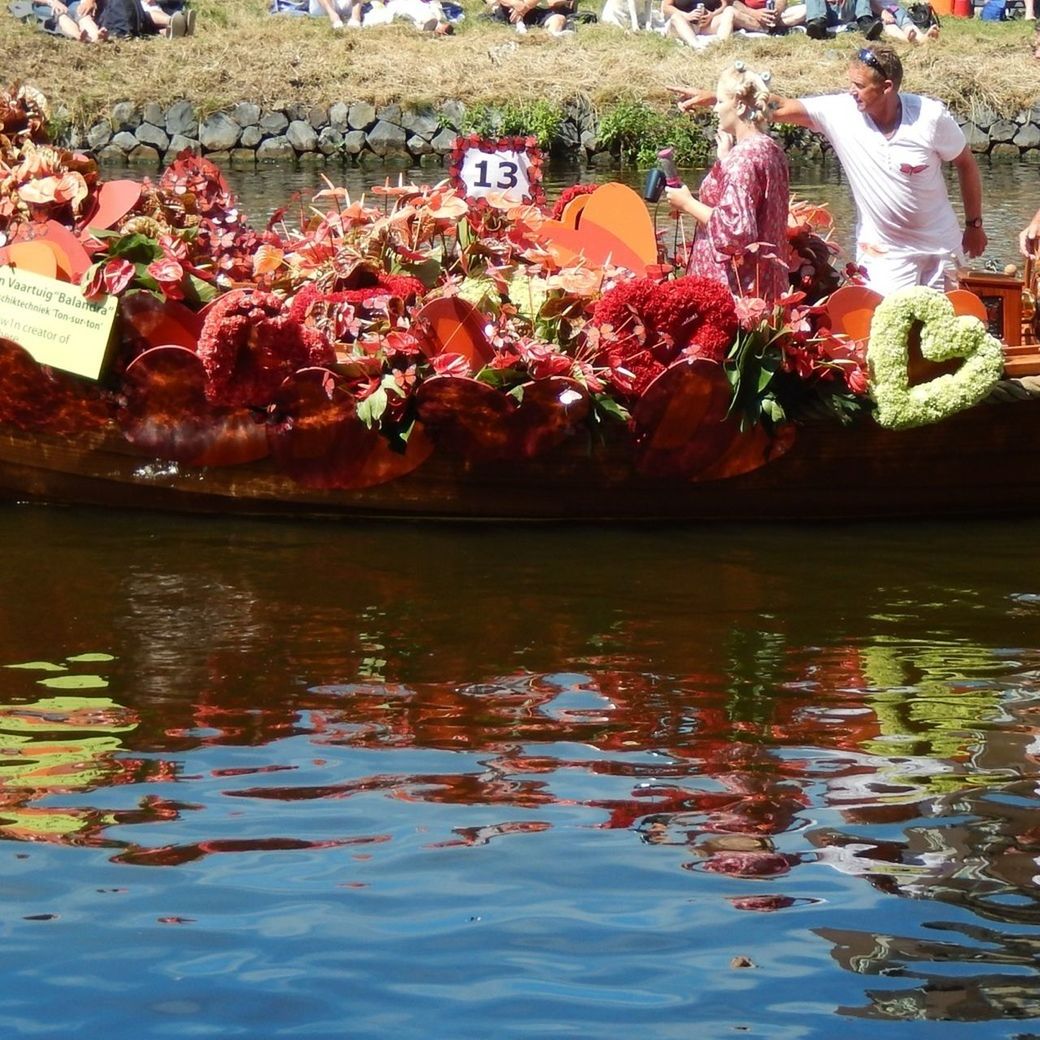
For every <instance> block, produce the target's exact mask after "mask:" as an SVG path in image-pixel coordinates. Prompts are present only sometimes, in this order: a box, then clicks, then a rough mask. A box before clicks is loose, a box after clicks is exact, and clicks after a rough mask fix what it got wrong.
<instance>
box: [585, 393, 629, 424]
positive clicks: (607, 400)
mask: <svg viewBox="0 0 1040 1040" xmlns="http://www.w3.org/2000/svg"><path fill="white" fill-rule="evenodd" d="M593 400H594V401H595V402H596V408H597V409H598V410H599V411H601V412H602V413H603V414H604V415H609V416H610V417H611V418H612V419H617V420H618V422H628V420H629V419H630V418H631V416H630V415H629V414H628V410H627V409H626V408H623V407H622V406H621V405H620V404H618V403H617V401H615V400H614V398H613V397H608V396H607V395H606V394H597V395H596V396H595V397H594V398H593Z"/></svg>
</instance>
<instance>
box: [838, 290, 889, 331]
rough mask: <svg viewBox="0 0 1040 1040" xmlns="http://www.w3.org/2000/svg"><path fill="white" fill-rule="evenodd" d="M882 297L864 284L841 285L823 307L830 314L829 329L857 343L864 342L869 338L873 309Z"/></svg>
mask: <svg viewBox="0 0 1040 1040" xmlns="http://www.w3.org/2000/svg"><path fill="white" fill-rule="evenodd" d="M882 299H883V297H882V295H881V293H879V292H875V291H874V290H873V289H868V288H867V287H866V286H865V285H843V286H842V287H841V288H840V289H837V290H835V292H833V293H831V295H830V297H829V298H828V299H827V303H826V307H825V309H826V311H827V314H828V315H829V316H830V320H831V331H832V332H836V333H840V334H841V335H843V336H847V337H848V338H849V339H851V340H854V341H856V342H857V343H866V342H867V340H868V339H870V323H871V321H873V319H874V311H875V310H876V309H877V305H878V304H879V303H880V302H881V300H882Z"/></svg>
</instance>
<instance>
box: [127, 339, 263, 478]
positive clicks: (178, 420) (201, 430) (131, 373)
mask: <svg viewBox="0 0 1040 1040" xmlns="http://www.w3.org/2000/svg"><path fill="white" fill-rule="evenodd" d="M205 384H206V374H205V370H204V369H203V367H202V362H201V361H200V360H199V357H198V355H197V354H195V353H194V352H193V351H191V350H188V349H186V348H184V347H180V346H174V345H170V346H160V347H153V348H152V349H151V350H146V351H145V352H144V353H143V354H141V355H140V356H139V357H137V358H135V359H134V361H133V362H132V363H131V364H130V365H129V366H128V367H127V370H126V374H125V376H124V379H123V387H124V391H125V393H126V400H127V404H126V408H125V409H124V411H123V414H122V415H121V424H122V426H123V433H124V435H125V436H126V439H127V440H128V441H130V443H131V444H133V445H134V446H135V447H137V448H138V449H140V450H141V451H142V452H144V453H146V454H148V455H154V456H155V457H156V458H160V459H169V460H171V461H173V462H183V463H185V464H187V465H190V466H234V465H240V464H243V463H247V462H255V461H257V460H258V459H262V458H264V457H265V456H266V455H267V454H268V450H269V449H268V445H267V433H266V430H265V427H264V425H263V423H262V422H259V421H257V419H256V417H255V416H254V415H253V413H252V412H250V411H249V410H248V409H246V408H234V409H229V408H217V407H214V406H213V405H211V404H210V403H209V402H208V401H207V400H206V393H205Z"/></svg>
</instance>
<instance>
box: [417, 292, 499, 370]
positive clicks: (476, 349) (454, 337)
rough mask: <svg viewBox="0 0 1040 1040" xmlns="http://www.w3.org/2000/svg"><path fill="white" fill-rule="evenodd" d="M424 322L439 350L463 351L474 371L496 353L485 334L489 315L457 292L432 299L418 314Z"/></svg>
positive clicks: (438, 351)
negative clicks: (486, 315) (485, 314)
mask: <svg viewBox="0 0 1040 1040" xmlns="http://www.w3.org/2000/svg"><path fill="white" fill-rule="evenodd" d="M416 321H417V322H421V323H425V325H426V327H427V329H428V330H429V332H430V338H431V339H432V340H433V342H434V344H435V345H436V348H437V349H436V353H438V354H461V355H462V356H463V357H464V358H466V360H467V361H469V363H470V365H471V366H472V367H473V370H474V371H477V370H478V369H481V368H483V367H484V366H485V365H486V364H487V363H488V362H489V361H491V359H492V358H493V357H494V356H495V352H494V350H493V349H492V347H491V344H490V343H489V342H488V339H487V336H486V335H485V334H484V324H485V321H486V319H485V318H484V316H483V315H482V314H481V313H480V311H478V310H477V308H476V307H474V306H473V304H471V303H468V302H467V301H466V300H461V299H459V297H457V296H442V297H440V299H437V300H430V302H429V303H427V304H425V305H424V306H423V308H422V309H421V310H420V311H419V313H418V314H417V315H416Z"/></svg>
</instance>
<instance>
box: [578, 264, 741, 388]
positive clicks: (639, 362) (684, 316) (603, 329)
mask: <svg viewBox="0 0 1040 1040" xmlns="http://www.w3.org/2000/svg"><path fill="white" fill-rule="evenodd" d="M591 324H592V325H593V326H594V327H598V329H599V337H600V339H599V342H600V350H601V356H602V357H603V358H604V359H605V361H606V363H607V365H608V366H609V367H610V368H611V369H613V370H614V376H613V378H612V382H613V383H614V385H615V386H616V387H617V389H619V390H621V391H623V392H626V393H629V394H635V395H638V394H640V393H642V391H643V390H644V389H645V388H646V387H647V386H648V385H649V383H650V382H651V381H652V380H653V379H654V378H655V377H656V376H657V375H659V374H660V373H661V372H663V371H664V369H665V368H666V367H667V366H668V365H669V364H671V362H673V361H675V360H676V358H678V357H679V355H680V354H685V355H687V356H690V357H703V358H709V359H711V360H713V361H722V359H723V358H724V357H725V356H726V351H727V349H728V348H729V345H730V344H731V343H732V342H733V337H734V335H735V333H736V331H737V315H736V311H735V309H734V306H733V297H732V296H731V295H730V293H729V290H728V289H727V288H726V287H725V286H724V285H722V283H721V282H713V281H710V280H709V279H706V278H696V277H692V276H690V277H686V278H680V279H677V280H676V281H672V282H663V283H662V282H655V281H653V280H651V279H649V278H634V279H630V280H628V281H623V282H619V283H618V284H617V285H616V286H614V288H612V289H610V290H609V291H608V292H606V293H604V295H603V296H602V297H601V298H600V300H599V301H598V302H597V303H596V306H595V308H594V309H593V312H592V320H591Z"/></svg>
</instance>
